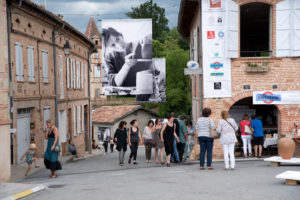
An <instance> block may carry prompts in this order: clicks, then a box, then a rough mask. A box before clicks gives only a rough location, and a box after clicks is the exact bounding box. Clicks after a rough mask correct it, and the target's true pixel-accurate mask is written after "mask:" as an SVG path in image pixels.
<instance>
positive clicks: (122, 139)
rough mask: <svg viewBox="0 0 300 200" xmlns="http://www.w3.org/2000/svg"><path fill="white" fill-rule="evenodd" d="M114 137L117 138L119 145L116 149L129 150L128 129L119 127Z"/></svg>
mask: <svg viewBox="0 0 300 200" xmlns="http://www.w3.org/2000/svg"><path fill="white" fill-rule="evenodd" d="M114 138H117V147H116V149H117V150H118V151H121V150H122V149H123V151H124V152H125V151H127V130H126V129H124V130H121V129H119V128H118V129H117V130H116V132H115V135H114Z"/></svg>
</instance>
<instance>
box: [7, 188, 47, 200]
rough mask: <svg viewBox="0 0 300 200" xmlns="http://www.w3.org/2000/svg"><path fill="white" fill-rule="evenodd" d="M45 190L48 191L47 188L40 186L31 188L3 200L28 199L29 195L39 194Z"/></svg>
mask: <svg viewBox="0 0 300 200" xmlns="http://www.w3.org/2000/svg"><path fill="white" fill-rule="evenodd" d="M44 189H46V187H45V186H43V185H39V186H36V187H34V188H31V189H28V190H24V191H23V192H19V193H17V194H14V195H12V196H9V197H6V198H4V199H2V200H16V199H21V198H24V197H27V196H29V195H32V194H34V193H37V192H39V191H42V190H44Z"/></svg>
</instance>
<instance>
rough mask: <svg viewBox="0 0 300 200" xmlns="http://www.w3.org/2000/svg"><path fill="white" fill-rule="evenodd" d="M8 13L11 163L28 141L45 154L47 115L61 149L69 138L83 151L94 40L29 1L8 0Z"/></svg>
mask: <svg viewBox="0 0 300 200" xmlns="http://www.w3.org/2000/svg"><path fill="white" fill-rule="evenodd" d="M8 13H9V14H8V16H9V19H8V23H9V29H8V34H9V37H10V41H9V42H10V47H9V48H10V52H9V54H10V57H11V63H10V69H11V74H12V77H11V80H10V81H11V85H10V86H11V88H10V90H11V96H12V98H13V102H12V105H11V110H12V111H13V121H12V127H13V128H15V129H16V132H15V133H14V135H13V140H12V145H13V163H14V164H18V163H20V162H21V161H20V157H21V156H22V154H24V152H25V151H26V150H27V148H28V147H29V144H30V142H35V143H36V144H37V147H38V155H39V156H40V157H41V156H42V155H43V152H44V150H45V148H46V140H45V139H44V129H45V127H46V124H45V122H46V120H48V119H51V120H52V121H53V123H55V124H56V126H57V127H58V129H59V143H60V144H62V154H65V153H66V151H67V144H68V142H70V140H72V141H73V142H74V143H75V144H76V146H77V148H78V150H79V151H80V152H81V153H83V152H84V151H85V150H89V148H90V144H91V143H90V135H89V131H90V117H89V116H90V112H89V107H90V102H89V95H90V94H89V73H88V70H89V57H90V55H91V53H92V52H93V51H94V43H93V42H92V41H91V40H89V39H88V38H87V37H86V36H85V35H84V34H82V33H81V32H79V31H78V30H76V29H75V28H74V27H73V26H71V25H70V24H68V23H67V22H66V21H64V20H63V18H62V16H57V15H55V14H53V13H51V12H49V11H47V10H45V9H44V8H42V7H40V6H39V5H36V4H35V3H33V2H31V1H27V0H23V1H14V0H12V1H9V5H8ZM1 20H2V18H1ZM4 30H6V29H2V32H3V31H4ZM69 47H70V48H69ZM68 49H71V53H70V55H68V52H67V50H68Z"/></svg>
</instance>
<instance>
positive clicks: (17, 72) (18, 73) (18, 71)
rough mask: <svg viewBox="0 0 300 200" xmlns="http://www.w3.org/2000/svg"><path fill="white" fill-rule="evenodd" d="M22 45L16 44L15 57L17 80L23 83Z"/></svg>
mask: <svg viewBox="0 0 300 200" xmlns="http://www.w3.org/2000/svg"><path fill="white" fill-rule="evenodd" d="M19 49H20V45H19V43H17V42H16V43H15V56H16V78H17V81H21V77H20V50H19Z"/></svg>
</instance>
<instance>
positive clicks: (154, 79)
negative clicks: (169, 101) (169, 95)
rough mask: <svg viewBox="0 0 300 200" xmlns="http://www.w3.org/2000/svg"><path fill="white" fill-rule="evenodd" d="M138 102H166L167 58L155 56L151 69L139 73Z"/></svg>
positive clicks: (137, 83)
mask: <svg viewBox="0 0 300 200" xmlns="http://www.w3.org/2000/svg"><path fill="white" fill-rule="evenodd" d="M136 80H137V81H136V94H137V95H136V101H137V102H151V103H156V102H166V59H165V58H153V59H152V66H151V69H150V70H148V71H141V72H138V73H137V79H136Z"/></svg>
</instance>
